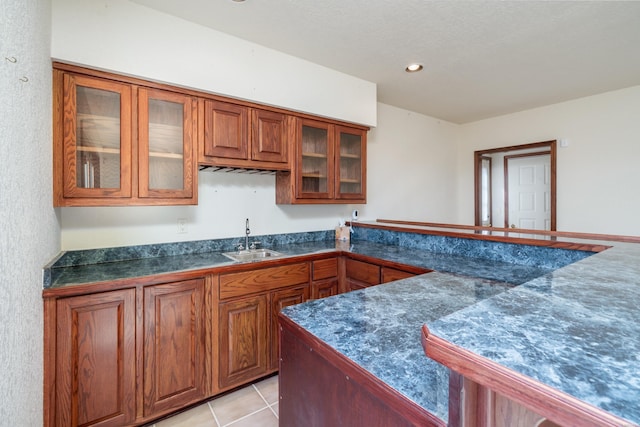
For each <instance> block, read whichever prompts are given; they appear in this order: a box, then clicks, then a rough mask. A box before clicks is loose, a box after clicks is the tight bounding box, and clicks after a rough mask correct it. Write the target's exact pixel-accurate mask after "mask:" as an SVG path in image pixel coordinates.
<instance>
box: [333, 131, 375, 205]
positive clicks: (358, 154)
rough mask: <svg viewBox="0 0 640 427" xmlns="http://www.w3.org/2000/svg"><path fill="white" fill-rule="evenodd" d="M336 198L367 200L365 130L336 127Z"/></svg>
mask: <svg viewBox="0 0 640 427" xmlns="http://www.w3.org/2000/svg"><path fill="white" fill-rule="evenodd" d="M336 144H337V149H336V165H335V168H336V169H335V177H336V182H335V198H336V199H353V200H362V201H363V202H364V200H365V198H366V196H365V195H366V174H367V171H366V158H367V151H366V150H367V148H366V147H367V144H366V133H365V131H363V130H358V129H353V128H349V127H345V126H336Z"/></svg>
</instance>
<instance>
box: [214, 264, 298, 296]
mask: <svg viewBox="0 0 640 427" xmlns="http://www.w3.org/2000/svg"><path fill="white" fill-rule="evenodd" d="M308 282H309V263H308V262H302V263H298V264H291V265H283V266H281V267H271V268H261V269H257V270H251V271H243V272H240V273H229V274H221V275H220V299H226V298H233V297H237V296H242V295H248V294H255V293H259V292H265V291H270V290H273V289H278V288H283V287H285V286H291V285H299V284H302V283H308Z"/></svg>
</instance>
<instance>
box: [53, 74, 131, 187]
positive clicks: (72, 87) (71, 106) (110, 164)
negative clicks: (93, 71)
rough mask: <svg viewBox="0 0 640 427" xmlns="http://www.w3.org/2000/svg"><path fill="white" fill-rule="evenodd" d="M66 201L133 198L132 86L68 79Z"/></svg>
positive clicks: (85, 78) (84, 78)
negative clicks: (72, 199) (86, 198)
mask: <svg viewBox="0 0 640 427" xmlns="http://www.w3.org/2000/svg"><path fill="white" fill-rule="evenodd" d="M63 84H64V94H65V98H64V102H63V105H64V107H63V109H64V118H63V127H64V137H63V150H64V155H63V160H62V162H63V167H62V174H63V178H62V181H63V195H64V197H130V196H131V88H130V86H129V85H125V84H120V83H116V82H112V81H108V80H102V79H98V78H90V77H85V76H79V75H73V74H65V75H64V83H63Z"/></svg>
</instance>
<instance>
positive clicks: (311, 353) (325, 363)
mask: <svg viewBox="0 0 640 427" xmlns="http://www.w3.org/2000/svg"><path fill="white" fill-rule="evenodd" d="M279 331H280V374H279V382H280V384H279V385H280V403H279V421H280V426H281V427H297V426H301V425H305V426H310V427H324V426H339V425H344V426H353V427H357V426H368V427H369V426H397V427H401V426H422V427H432V426H433V427H444V426H445V425H446V423H445V422H444V421H443V420H441V419H440V418H438V417H436V416H435V415H433V414H431V413H430V412H428V411H427V410H425V409H424V408H422V407H420V406H419V405H417V404H416V403H414V402H412V401H411V400H409V399H407V398H406V397H405V396H403V395H402V394H400V393H398V392H397V391H396V390H394V389H393V388H391V387H389V386H388V385H387V384H385V383H384V382H382V381H380V380H379V379H378V378H376V377H375V376H374V375H372V374H371V373H369V372H367V371H366V370H364V369H363V368H362V367H360V366H358V365H357V364H355V363H354V362H352V361H351V360H349V359H348V358H347V357H345V356H343V355H342V354H340V353H339V352H337V351H336V350H334V349H333V348H331V347H329V346H328V345H327V344H325V343H323V342H322V341H321V340H319V339H318V338H316V337H315V336H313V335H312V334H310V333H309V332H307V331H306V330H305V329H303V328H301V327H300V326H298V325H296V324H295V323H293V322H292V321H291V320H289V319H288V318H287V317H286V316H283V315H280V316H279Z"/></svg>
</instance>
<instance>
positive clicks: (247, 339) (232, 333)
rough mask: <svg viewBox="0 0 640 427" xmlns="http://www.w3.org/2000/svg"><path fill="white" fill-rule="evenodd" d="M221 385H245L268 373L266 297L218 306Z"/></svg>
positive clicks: (229, 302)
mask: <svg viewBox="0 0 640 427" xmlns="http://www.w3.org/2000/svg"><path fill="white" fill-rule="evenodd" d="M219 308H220V312H219V316H220V318H219V327H220V366H219V375H220V378H219V385H220V388H227V387H230V386H234V385H240V384H244V383H246V382H248V381H251V380H252V379H255V378H258V377H260V376H262V375H264V374H266V373H267V358H268V350H267V346H268V344H269V341H268V325H267V323H268V318H267V295H258V296H253V297H246V298H238V299H235V300H231V301H228V302H223V303H221V304H220V305H219Z"/></svg>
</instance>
